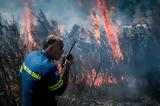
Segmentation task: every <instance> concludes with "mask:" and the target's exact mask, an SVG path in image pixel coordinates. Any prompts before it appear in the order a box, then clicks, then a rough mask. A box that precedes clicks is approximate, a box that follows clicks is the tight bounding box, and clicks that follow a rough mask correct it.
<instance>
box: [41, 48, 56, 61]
mask: <svg viewBox="0 0 160 106" xmlns="http://www.w3.org/2000/svg"><path fill="white" fill-rule="evenodd" d="M41 51H42V53H43V54H44V55H45V56H46V57H47V58H48V59H49V60H50V61H51V62H52V63H54V60H52V59H51V58H50V57H49V55H48V54H47V52H46V51H45V50H43V49H42V50H41Z"/></svg>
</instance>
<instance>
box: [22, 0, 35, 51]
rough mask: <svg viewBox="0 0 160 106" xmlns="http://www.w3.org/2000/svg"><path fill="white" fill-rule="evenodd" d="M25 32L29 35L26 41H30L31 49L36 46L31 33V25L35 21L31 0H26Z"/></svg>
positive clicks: (29, 47) (29, 48)
mask: <svg viewBox="0 0 160 106" xmlns="http://www.w3.org/2000/svg"><path fill="white" fill-rule="evenodd" d="M24 6H25V7H24V20H25V22H24V29H23V31H24V34H25V35H26V36H27V37H25V38H26V39H25V40H26V42H28V50H29V51H31V50H32V48H33V46H35V42H34V39H33V37H32V33H31V25H32V22H33V16H32V13H31V10H30V5H29V0H24Z"/></svg>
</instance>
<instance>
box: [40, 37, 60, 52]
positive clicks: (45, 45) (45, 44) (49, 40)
mask: <svg viewBox="0 0 160 106" xmlns="http://www.w3.org/2000/svg"><path fill="white" fill-rule="evenodd" d="M60 41H61V42H63V39H62V38H61V37H59V36H56V35H53V34H51V35H49V36H48V37H47V38H46V39H45V40H44V42H43V50H46V49H47V48H48V46H49V45H52V44H55V43H57V42H60Z"/></svg>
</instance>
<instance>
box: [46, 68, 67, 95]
mask: <svg viewBox="0 0 160 106" xmlns="http://www.w3.org/2000/svg"><path fill="white" fill-rule="evenodd" d="M45 79H46V82H47V86H48V89H49V90H50V91H51V92H52V93H54V94H55V95H62V94H63V92H64V91H65V89H66V87H67V84H65V81H63V79H62V78H61V77H60V74H59V72H58V69H57V66H54V67H52V68H50V69H49V71H48V72H47V73H46V75H45Z"/></svg>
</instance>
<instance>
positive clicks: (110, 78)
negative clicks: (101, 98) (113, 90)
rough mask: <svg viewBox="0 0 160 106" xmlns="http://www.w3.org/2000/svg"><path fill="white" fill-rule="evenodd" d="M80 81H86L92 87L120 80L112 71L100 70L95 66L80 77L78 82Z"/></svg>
mask: <svg viewBox="0 0 160 106" xmlns="http://www.w3.org/2000/svg"><path fill="white" fill-rule="evenodd" d="M80 82H85V84H86V85H88V86H90V87H92V86H95V87H101V86H102V85H104V84H117V82H118V81H117V79H116V78H115V77H114V75H113V74H112V73H111V72H108V73H104V72H102V71H100V72H98V71H96V70H95V69H94V68H93V69H92V70H88V71H87V73H86V74H82V76H79V77H78V80H77V81H76V83H77V84H78V83H80Z"/></svg>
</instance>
